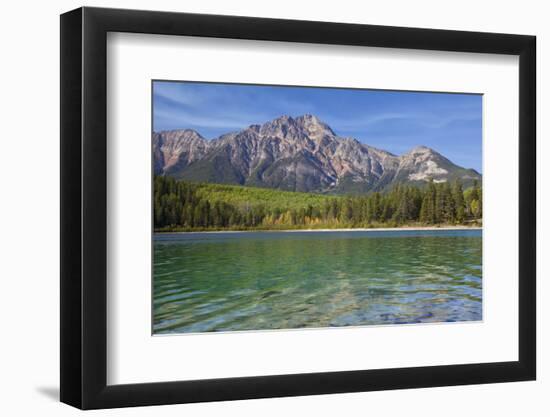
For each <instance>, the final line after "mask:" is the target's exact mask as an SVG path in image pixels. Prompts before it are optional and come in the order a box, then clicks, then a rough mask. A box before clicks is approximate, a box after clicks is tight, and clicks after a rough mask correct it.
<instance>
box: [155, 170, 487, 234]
mask: <svg viewBox="0 0 550 417" xmlns="http://www.w3.org/2000/svg"><path fill="white" fill-rule="evenodd" d="M481 218H482V190H481V188H480V186H479V184H478V183H477V182H475V183H474V186H473V187H471V188H469V189H467V190H463V186H462V184H461V183H460V182H459V181H456V182H455V183H453V184H449V183H448V182H443V183H435V182H433V181H430V182H429V183H428V184H427V185H426V186H425V187H422V188H418V187H414V186H410V185H397V186H395V187H394V188H393V189H392V190H391V191H389V192H387V193H383V194H382V193H378V192H375V193H371V194H368V195H364V196H341V197H339V196H323V195H318V194H305V193H292V192H284V191H278V190H271V189H261V188H252V187H239V186H229V185H218V184H194V183H189V182H185V181H176V180H174V179H173V178H169V177H163V176H158V177H155V182H154V226H155V230H208V229H212V230H217V229H234V230H241V229H242V230H246V229H292V228H337V227H342V228H347V227H384V226H391V227H393V226H399V225H404V224H425V225H438V224H465V223H473V222H476V223H479V222H480V221H481Z"/></svg>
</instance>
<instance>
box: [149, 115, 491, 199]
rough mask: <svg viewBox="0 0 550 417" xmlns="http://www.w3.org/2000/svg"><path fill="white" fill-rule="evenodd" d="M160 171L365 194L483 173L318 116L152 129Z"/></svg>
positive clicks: (231, 181)
mask: <svg viewBox="0 0 550 417" xmlns="http://www.w3.org/2000/svg"><path fill="white" fill-rule="evenodd" d="M153 157H154V171H155V174H157V175H168V176H172V177H175V178H182V179H186V180H189V181H196V182H209V183H220V184H240V185H250V186H256V187H266V188H275V189H280V190H287V191H301V192H319V193H335V194H338V193H364V192H369V191H374V190H383V189H385V188H387V187H389V186H391V185H393V184H395V183H416V184H422V183H425V182H427V181H429V180H430V179H433V180H434V181H436V182H443V181H452V180H454V179H457V178H460V179H461V180H462V181H463V182H464V183H466V184H469V183H471V182H472V181H473V180H475V179H477V180H481V175H480V174H479V173H477V172H476V171H474V170H468V169H465V168H462V167H460V166H457V165H455V164H453V163H452V162H451V161H450V160H448V159H447V158H445V157H444V156H443V155H441V154H439V153H437V152H436V151H434V150H433V149H430V148H427V147H424V146H420V147H416V148H414V149H413V150H411V151H410V152H408V153H406V154H404V155H402V156H396V155H393V154H391V153H389V152H386V151H383V150H381V149H376V148H373V147H371V146H368V145H365V144H362V143H360V142H359V141H358V140H356V139H353V138H346V137H340V136H337V135H336V134H335V133H334V131H333V130H332V129H331V128H330V126H328V125H327V124H326V123H324V122H322V121H321V120H319V118H317V117H316V116H313V115H308V114H306V115H303V116H300V117H296V118H292V117H290V116H281V117H279V118H277V119H274V120H272V121H269V122H267V123H264V124H263V125H252V126H249V127H248V128H246V129H244V130H241V131H240V132H233V133H228V134H225V135H222V136H220V137H219V138H217V139H214V140H211V141H208V140H206V139H204V138H203V137H202V136H201V135H200V134H199V133H197V132H195V131H194V130H190V129H186V130H173V131H163V132H158V133H153Z"/></svg>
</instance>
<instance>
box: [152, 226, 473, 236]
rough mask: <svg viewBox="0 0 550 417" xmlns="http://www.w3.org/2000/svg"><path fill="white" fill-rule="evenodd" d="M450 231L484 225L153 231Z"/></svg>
mask: <svg viewBox="0 0 550 417" xmlns="http://www.w3.org/2000/svg"><path fill="white" fill-rule="evenodd" d="M438 230H441V231H448V230H483V227H482V226H441V227H437V226H410V227H408V226H404V227H376V228H375V227H372V228H365V227H358V228H340V229H281V230H203V231H190V232H153V234H154V235H155V234H158V235H165V234H190V233H196V234H198V233H200V234H203V233H204V234H206V233H257V232H261V233H265V232H270V233H286V232H392V231H396V232H402V231H410V232H421V231H438Z"/></svg>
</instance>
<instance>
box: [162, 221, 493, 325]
mask: <svg viewBox="0 0 550 417" xmlns="http://www.w3.org/2000/svg"><path fill="white" fill-rule="evenodd" d="M481 236H482V233H481V230H451V231H343V232H342V231H331V232H242V233H241V232H236V233H181V234H155V235H154V242H153V243H154V273H153V318H154V322H153V332H154V333H155V334H165V333H188V332H212V331H238V330H265V329H294V328H304V327H331V326H360V325H383V324H404V323H427V322H450V321H470V320H481V319H482V276H481V252H482V248H481V247H482V245H481V242H482V237H481Z"/></svg>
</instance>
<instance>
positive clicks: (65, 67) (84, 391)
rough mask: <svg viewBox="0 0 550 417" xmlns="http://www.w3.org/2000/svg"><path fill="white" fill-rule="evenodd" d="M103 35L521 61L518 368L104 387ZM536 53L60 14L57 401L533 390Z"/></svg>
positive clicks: (459, 38)
mask: <svg viewBox="0 0 550 417" xmlns="http://www.w3.org/2000/svg"><path fill="white" fill-rule="evenodd" d="M108 32H131V33H146V34H162V35H174V36H178V35H185V36H198V37H214V38H235V39H254V40H267V41H285V42H305V43H319V44H332V45H357V46H371V47H383V48H405V49H421V50H441V51H457V52H477V53H491V54H508V55H517V56H519V103H518V106H519V132H518V137H519V155H518V158H519V293H518V297H519V360H518V361H513V362H495V363H477V364H467V365H445V366H427V367H426V366H423V367H411V368H398V369H377V370H356V371H343V372H324V373H308V374H293V375H273V376H256V377H239V378H224V379H209V380H198V381H175V382H162V383H142V384H128V385H111V386H110V385H107V303H106V300H107V249H106V247H107V181H108V178H107V136H106V128H107V111H106V96H107V87H106V86H107V82H106V81H107V73H106V59H107V58H106V46H107V42H106V39H107V33H108ZM535 45H536V38H535V37H534V36H524V35H510V34H494V33H480V32H461V31H449V30H432V29H415V28H403V27H387V26H372V25H358V24H341V23H323V22H312V21H295V20H278V19H265V18H251V17H233V16H216V15H200V14H186V13H170V12H153V11H137V10H120V9H102V8H88V7H84V8H79V9H77V10H73V11H70V12H68V13H65V14H63V15H61V53H60V56H61V310H60V314H61V401H62V402H64V403H67V404H70V405H72V406H75V407H78V408H81V409H95V408H112V407H125V406H144V405H157V404H175V403H190V402H201V401H218V400H238V399H250V398H264V397H282V396H298V395H313V394H328V393H344V392H357V391H376V390H388V389H401V388H421V387H435V386H450V385H464V384H481V383H496V382H507V381H525V380H534V379H535V377H536V314H535V313H536V276H535V273H536V267H535V261H536V259H535V256H536V252H535V247H536V186H535V181H536V143H535V134H536V131H535V123H536V119H535V117H536V116H535V107H536V92H535V88H536V81H535V79H536V77H535V75H536V73H535V66H536V65H535V62H536V56H535V54H536V52H535V51H536V46H535ZM489 157H490V156H489Z"/></svg>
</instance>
